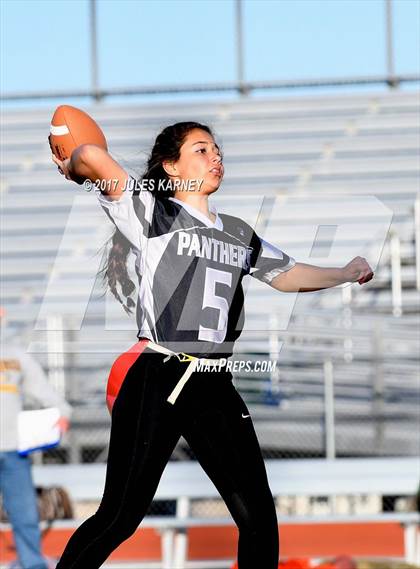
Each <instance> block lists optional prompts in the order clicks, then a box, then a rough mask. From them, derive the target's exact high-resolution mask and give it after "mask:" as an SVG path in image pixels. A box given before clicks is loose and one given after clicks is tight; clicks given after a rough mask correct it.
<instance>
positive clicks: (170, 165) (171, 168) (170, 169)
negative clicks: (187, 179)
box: [162, 160, 178, 176]
mask: <svg viewBox="0 0 420 569" xmlns="http://www.w3.org/2000/svg"><path fill="white" fill-rule="evenodd" d="M162 166H163V169H164V170H165V172H166V173H167V174H168V176H177V175H178V171H177V169H176V165H175V162H169V161H168V160H164V161H163V162H162Z"/></svg>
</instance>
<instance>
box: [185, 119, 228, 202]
mask: <svg viewBox="0 0 420 569" xmlns="http://www.w3.org/2000/svg"><path fill="white" fill-rule="evenodd" d="M174 167H175V168H176V172H175V176H176V177H177V178H179V179H181V180H199V181H201V180H203V183H202V184H201V186H200V189H199V190H198V189H195V190H194V191H199V192H200V193H202V194H211V193H213V192H215V191H216V190H217V189H218V188H219V186H220V184H221V182H222V178H223V174H224V168H223V164H222V156H221V154H220V150H219V147H218V146H217V144H216V143H215V141H214V138H213V137H212V136H211V134H209V133H208V132H206V131H205V130H200V129H194V130H192V131H190V132H189V133H188V135H187V137H186V139H185V141H184V143H183V145H182V146H181V150H180V157H179V160H178V161H177V162H176V163H175V164H174Z"/></svg>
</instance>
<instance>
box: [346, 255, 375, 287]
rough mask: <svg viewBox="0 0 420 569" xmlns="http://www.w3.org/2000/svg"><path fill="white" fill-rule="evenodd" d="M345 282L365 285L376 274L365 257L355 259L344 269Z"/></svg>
mask: <svg viewBox="0 0 420 569" xmlns="http://www.w3.org/2000/svg"><path fill="white" fill-rule="evenodd" d="M343 274H344V279H345V282H351V283H354V282H356V281H357V282H358V283H359V284H364V283H367V282H369V281H370V280H372V279H373V275H374V274H375V273H374V272H373V271H372V268H371V267H370V265H369V263H368V262H367V261H366V259H365V258H364V257H355V258H354V259H352V260H351V261H350V263H347V265H346V266H345V267H344V268H343Z"/></svg>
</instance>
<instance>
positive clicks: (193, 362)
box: [147, 340, 215, 405]
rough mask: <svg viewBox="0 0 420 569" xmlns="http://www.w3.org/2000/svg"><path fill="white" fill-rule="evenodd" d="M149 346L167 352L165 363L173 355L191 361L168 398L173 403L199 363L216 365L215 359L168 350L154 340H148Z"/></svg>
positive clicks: (184, 360)
mask: <svg viewBox="0 0 420 569" xmlns="http://www.w3.org/2000/svg"><path fill="white" fill-rule="evenodd" d="M147 348H149V349H151V350H154V351H155V352H159V353H161V354H166V355H167V357H166V358H164V359H163V361H164V363H166V362H167V361H169V360H170V359H171V358H172V357H176V358H178V359H179V361H180V362H190V363H189V364H188V366H187V369H186V370H185V372H184V373H183V375H182V376H181V378H180V380H179V381H178V383H177V384H176V385H175V387H174V389H173V391H172V393H171V394H170V395H169V397H168V398H167V401H168V402H169V403H171V404H172V405H173V404H174V403H175V401H176V400H177V397H178V395H179V394H180V393H181V391H182V388H183V387H184V385H185V384H186V383H187V381H188V380H189V379H190V377H191V375H192V374H193V373H194V371H195V370H196V368H197V365H198V364H199V363H202V364H203V365H210V366H214V362H215V359H208V358H197V357H196V356H190V355H189V354H186V353H184V352H172V351H171V350H168V349H167V348H164V347H163V346H160V345H159V344H155V343H154V342H152V340H149V341H148V343H147Z"/></svg>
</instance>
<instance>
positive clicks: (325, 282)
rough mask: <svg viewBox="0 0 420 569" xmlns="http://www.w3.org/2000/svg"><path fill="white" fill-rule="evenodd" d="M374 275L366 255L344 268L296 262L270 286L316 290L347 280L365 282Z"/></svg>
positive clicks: (293, 289)
mask: <svg viewBox="0 0 420 569" xmlns="http://www.w3.org/2000/svg"><path fill="white" fill-rule="evenodd" d="M373 275H374V273H373V271H372V269H371V267H370V265H369V263H368V262H367V261H366V259H365V258H364V257H355V258H354V259H352V260H351V261H350V262H349V263H348V264H347V265H346V266H345V267H342V268H335V267H318V266H316V265H308V264H306V263H296V265H295V266H294V267H293V268H292V269H290V270H288V271H286V272H284V273H280V274H279V275H277V276H276V277H274V279H273V280H272V281H271V283H270V286H272V287H273V288H275V289H277V290H280V291H282V292H315V291H317V290H324V289H326V288H332V287H335V286H338V285H340V284H343V283H347V282H356V281H357V282H358V283H359V284H364V283H367V282H368V281H370V280H371V279H372V278H373Z"/></svg>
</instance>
